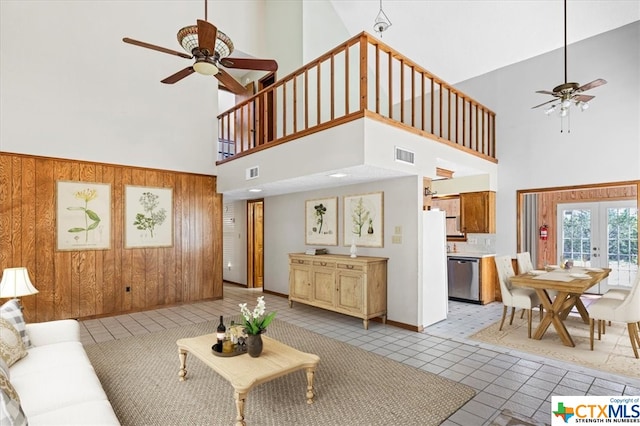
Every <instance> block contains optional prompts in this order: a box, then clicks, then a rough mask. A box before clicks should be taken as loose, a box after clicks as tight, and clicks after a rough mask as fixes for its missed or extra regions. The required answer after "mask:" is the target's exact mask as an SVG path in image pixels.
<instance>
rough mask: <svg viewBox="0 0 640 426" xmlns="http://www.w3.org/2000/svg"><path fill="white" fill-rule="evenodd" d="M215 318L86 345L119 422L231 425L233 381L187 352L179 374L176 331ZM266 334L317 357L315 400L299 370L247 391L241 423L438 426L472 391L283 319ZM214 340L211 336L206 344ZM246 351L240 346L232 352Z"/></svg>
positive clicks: (202, 329)
mask: <svg viewBox="0 0 640 426" xmlns="http://www.w3.org/2000/svg"><path fill="white" fill-rule="evenodd" d="M216 326H217V322H208V323H203V324H197V325H190V326H186V327H181V328H176V329H169V330H164V331H161V332H157V333H152V334H148V335H144V336H140V337H128V338H124V339H120V340H114V341H109V342H105V343H97V344H90V345H86V346H85V349H86V351H87V354H88V356H89V358H90V359H91V363H92V364H93V366H94V368H95V370H96V373H97V374H98V377H99V378H100V381H101V382H102V385H103V387H104V389H105V392H106V393H107V396H108V397H109V400H110V401H111V404H112V405H113V408H114V411H115V413H116V415H117V416H118V419H119V420H120V422H121V423H122V424H123V425H125V426H127V425H205V424H206V425H233V424H234V422H235V416H236V408H235V403H234V400H233V388H232V387H231V385H230V384H228V382H226V381H225V380H224V379H222V378H221V377H220V376H218V375H217V374H216V373H215V372H214V371H212V370H211V369H210V368H208V367H206V366H205V365H204V363H202V362H201V361H200V360H198V359H197V358H195V357H193V356H192V357H188V358H187V368H188V376H187V377H188V379H187V380H186V381H184V382H179V381H178V370H179V365H180V363H179V359H178V349H177V346H176V340H177V339H180V338H183V337H192V336H198V335H202V334H208V333H213V332H215V328H216ZM267 335H268V336H269V337H272V338H274V339H277V340H280V341H282V342H284V343H286V344H288V345H290V346H292V347H295V348H296V349H298V350H301V351H303V352H310V353H315V354H317V355H318V356H319V357H320V364H319V366H318V368H317V370H316V375H315V380H314V388H315V393H316V397H315V402H314V403H313V404H311V405H309V404H307V403H306V398H305V391H306V376H305V374H304V372H303V371H298V372H294V373H291V374H289V375H287V376H284V377H280V378H277V379H275V380H272V381H270V382H267V383H263V384H261V385H259V386H257V387H256V388H254V389H253V390H252V391H251V392H250V393H249V395H248V397H247V401H246V404H245V419H246V422H247V425H249V426H253V425H274V426H275V425H278V426H280V425H323V426H326V425H347V424H348V425H368V426H369V425H385V426H386V425H389V424H414V425H439V424H440V423H441V422H443V421H444V420H445V419H447V417H449V416H450V415H451V414H453V413H454V412H455V411H457V410H458V409H459V408H460V407H461V406H462V405H464V404H465V403H466V402H467V401H468V400H469V399H471V398H472V397H473V396H474V395H475V391H474V390H473V389H472V388H470V387H468V386H466V385H462V384H459V383H456V382H454V381H451V380H449V379H446V378H443V377H440V376H437V375H435V374H432V373H429V372H426V371H423V370H419V369H417V368H414V367H411V366H408V365H405V364H401V363H398V362H396V361H393V360H391V359H388V358H385V357H383V356H380V355H377V354H374V353H371V352H367V351H365V350H362V349H359V348H357V347H354V346H352V345H349V344H347V343H343V342H340V341H337V340H334V339H330V338H328V337H325V336H322V335H320V334H317V333H314V332H311V331H308V330H305V329H302V328H300V327H297V326H294V325H291V324H289V323H286V322H284V321H277V320H276V321H274V322H273V323H272V324H271V325H270V326H269V329H268V331H267ZM213 343H214V342H212V344H213ZM240 356H248V355H240Z"/></svg>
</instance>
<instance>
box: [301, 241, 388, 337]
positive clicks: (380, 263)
mask: <svg viewBox="0 0 640 426" xmlns="http://www.w3.org/2000/svg"><path fill="white" fill-rule="evenodd" d="M293 302H299V303H304V304H307V305H311V306H316V307H318V308H323V309H327V310H331V311H334V312H340V313H342V314H346V315H350V316H354V317H357V318H362V320H363V325H364V328H365V329H368V328H369V319H371V318H375V317H382V322H383V323H386V320H387V258H384V257H372V256H359V257H356V258H352V257H350V256H347V255H339V254H323V255H315V256H314V255H307V254H304V253H290V254H289V306H290V307H291V306H293Z"/></svg>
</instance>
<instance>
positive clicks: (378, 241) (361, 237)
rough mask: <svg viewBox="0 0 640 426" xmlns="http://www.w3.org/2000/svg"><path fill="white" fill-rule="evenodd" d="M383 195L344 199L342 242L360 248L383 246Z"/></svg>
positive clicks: (376, 193) (370, 194) (352, 196)
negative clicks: (353, 244)
mask: <svg viewBox="0 0 640 426" xmlns="http://www.w3.org/2000/svg"><path fill="white" fill-rule="evenodd" d="M383 201H384V200H383V193H382V192H373V193H369V194H360V195H349V196H345V197H344V201H343V207H344V220H343V222H344V232H343V234H344V242H343V244H344V245H345V246H349V245H351V244H352V243H355V245H356V246H360V247H383V246H384V229H383V226H384V203H383Z"/></svg>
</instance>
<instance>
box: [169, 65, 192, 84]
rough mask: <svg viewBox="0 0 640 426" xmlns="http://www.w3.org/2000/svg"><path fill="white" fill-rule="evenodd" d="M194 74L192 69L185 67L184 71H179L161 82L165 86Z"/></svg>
mask: <svg viewBox="0 0 640 426" xmlns="http://www.w3.org/2000/svg"><path fill="white" fill-rule="evenodd" d="M194 72H195V70H194V69H193V67H186V68H185V69H183V70H180V71H178V72H177V73H175V74H173V75H170V76H169V77H167V78H165V79H164V80H162V83H165V84H173V83H176V82H178V81H180V80H182V79H183V78H185V77H186V76H188V75H191V74H193V73H194Z"/></svg>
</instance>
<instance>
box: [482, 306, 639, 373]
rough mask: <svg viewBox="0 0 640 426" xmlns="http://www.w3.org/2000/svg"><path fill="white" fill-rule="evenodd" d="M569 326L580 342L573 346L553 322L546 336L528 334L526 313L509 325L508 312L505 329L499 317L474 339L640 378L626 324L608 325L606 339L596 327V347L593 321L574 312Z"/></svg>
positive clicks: (535, 315)
mask: <svg viewBox="0 0 640 426" xmlns="http://www.w3.org/2000/svg"><path fill="white" fill-rule="evenodd" d="M534 318H535V319H538V318H539V317H538V314H537V312H535V313H534ZM537 326H538V322H537V321H535V320H534V322H533V330H535V328H536V327H537ZM565 326H566V327H567V330H568V331H569V334H570V335H571V338H572V339H573V342H574V343H575V345H576V346H575V347H573V348H572V347H569V346H565V345H564V344H562V341H561V340H560V337H559V336H558V334H557V333H556V330H555V328H554V327H553V324H552V325H550V326H549V328H548V329H547V332H546V333H545V335H544V336H543V337H542V340H535V339H529V338H527V318H526V315H525V318H524V319H520V317H519V315H516V318H514V320H513V325H509V318H508V315H507V318H506V319H505V324H504V327H502V331H499V330H498V328H499V327H500V321H497V322H496V323H495V324H492V325H490V326H489V327H486V328H484V329H482V330H480V331H479V332H477V333H476V334H474V335H472V336H470V339H473V340H478V341H481V342H485V343H490V344H493V345H498V346H506V347H508V348H513V349H516V350H518V351H521V352H527V353H531V354H534V355H540V356H544V357H547V358H554V359H557V360H560V361H565V362H570V363H573V364H576V365H579V366H583V367H588V368H592V369H596V370H601V371H606V372H610V373H615V374H619V375H622V376H627V377H635V378H640V360H639V359H636V358H635V356H634V355H633V349H632V348H631V342H630V341H629V335H628V334H627V327H626V324H619V323H618V324H616V323H612V325H611V326H607V328H606V334H603V335H602V340H598V331H597V329H596V332H595V337H594V338H595V341H594V350H593V351H591V350H590V346H589V324H585V323H584V322H583V321H582V318H580V317H579V316H573V315H571V316H569V317H568V318H567V319H566V320H565Z"/></svg>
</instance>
